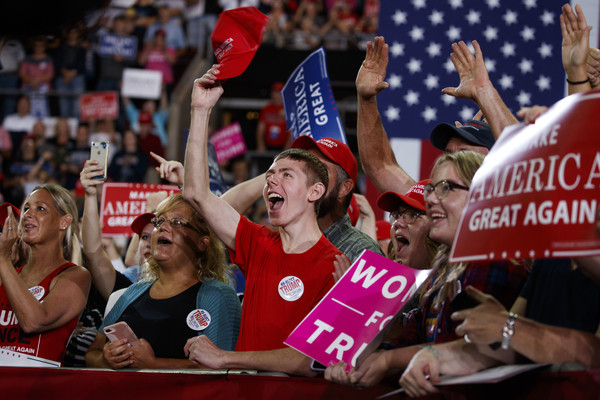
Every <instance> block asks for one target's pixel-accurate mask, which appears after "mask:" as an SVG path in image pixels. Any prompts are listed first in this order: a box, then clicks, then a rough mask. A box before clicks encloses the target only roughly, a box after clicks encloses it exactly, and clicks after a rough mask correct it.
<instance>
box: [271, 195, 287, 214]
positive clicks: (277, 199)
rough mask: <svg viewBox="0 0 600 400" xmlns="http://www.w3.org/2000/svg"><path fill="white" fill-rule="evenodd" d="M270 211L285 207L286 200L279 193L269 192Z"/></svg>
mask: <svg viewBox="0 0 600 400" xmlns="http://www.w3.org/2000/svg"><path fill="white" fill-rule="evenodd" d="M268 198H269V211H271V212H272V211H278V210H280V209H281V207H283V203H284V202H285V200H284V198H283V197H282V196H281V195H280V194H278V193H274V192H271V193H269V197H268Z"/></svg>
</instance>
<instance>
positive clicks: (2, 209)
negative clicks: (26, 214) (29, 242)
mask: <svg viewBox="0 0 600 400" xmlns="http://www.w3.org/2000/svg"><path fill="white" fill-rule="evenodd" d="M8 207H10V208H12V213H13V215H14V216H15V218H16V219H17V220H19V218H20V217H21V210H19V209H18V208H17V207H15V206H14V205H12V204H10V203H2V204H0V226H2V227H4V221H5V220H6V217H7V216H8Z"/></svg>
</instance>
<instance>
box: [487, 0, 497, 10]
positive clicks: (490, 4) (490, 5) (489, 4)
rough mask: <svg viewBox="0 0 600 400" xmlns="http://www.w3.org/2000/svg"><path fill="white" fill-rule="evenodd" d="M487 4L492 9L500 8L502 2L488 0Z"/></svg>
mask: <svg viewBox="0 0 600 400" xmlns="http://www.w3.org/2000/svg"><path fill="white" fill-rule="evenodd" d="M486 3H487V5H488V7H489V8H490V9H494V8H498V7H500V0H487V2H486Z"/></svg>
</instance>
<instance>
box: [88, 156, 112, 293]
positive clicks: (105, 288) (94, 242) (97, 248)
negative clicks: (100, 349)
mask: <svg viewBox="0 0 600 400" xmlns="http://www.w3.org/2000/svg"><path fill="white" fill-rule="evenodd" d="M102 173H103V168H102V166H100V165H99V164H98V162H97V161H92V160H87V161H86V162H85V164H84V166H83V169H82V170H81V173H80V179H81V185H82V186H83V189H84V190H85V200H84V206H83V218H82V224H81V240H82V242H83V253H84V254H85V256H86V258H87V260H88V265H87V267H88V270H89V271H90V273H91V274H92V282H93V284H94V287H95V288H96V289H97V290H98V292H99V293H100V295H101V296H102V298H103V299H104V300H108V297H109V296H110V294H111V293H112V291H113V288H114V287H115V280H116V279H117V278H116V276H117V272H116V271H115V268H114V267H113V265H112V262H111V261H110V257H109V256H108V254H107V253H106V251H105V250H104V248H102V234H101V232H100V213H99V212H98V185H99V184H101V183H102V181H100V180H93V179H92V178H93V177H94V176H100V175H102Z"/></svg>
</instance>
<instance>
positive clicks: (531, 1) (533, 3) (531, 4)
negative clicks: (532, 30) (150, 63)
mask: <svg viewBox="0 0 600 400" xmlns="http://www.w3.org/2000/svg"><path fill="white" fill-rule="evenodd" d="M523 4H524V5H525V7H527V8H535V7H537V0H523Z"/></svg>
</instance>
